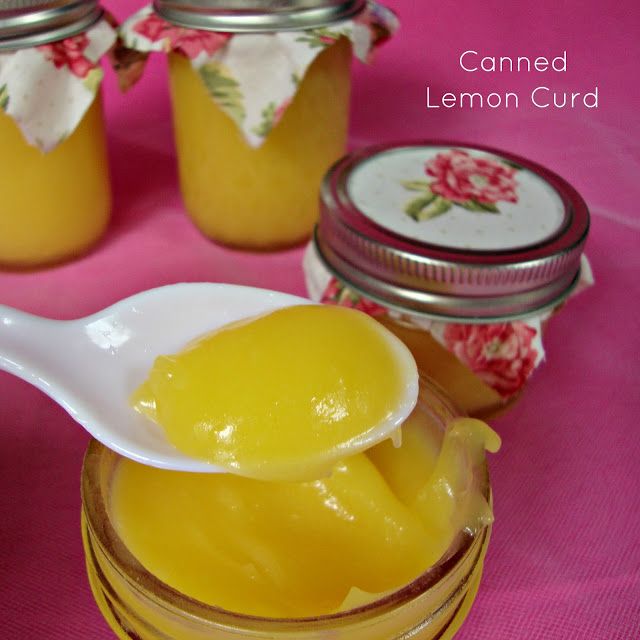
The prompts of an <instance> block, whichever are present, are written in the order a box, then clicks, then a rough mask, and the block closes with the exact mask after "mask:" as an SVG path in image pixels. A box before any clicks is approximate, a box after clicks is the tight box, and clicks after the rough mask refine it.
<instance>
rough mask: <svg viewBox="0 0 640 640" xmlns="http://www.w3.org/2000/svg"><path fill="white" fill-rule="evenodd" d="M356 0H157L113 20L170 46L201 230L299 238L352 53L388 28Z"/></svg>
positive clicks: (188, 199)
mask: <svg viewBox="0 0 640 640" xmlns="http://www.w3.org/2000/svg"><path fill="white" fill-rule="evenodd" d="M394 20H395V18H394V16H393V14H391V12H389V11H388V10H384V9H383V8H382V7H379V6H378V5H375V4H373V3H367V2H366V0H343V1H340V2H338V1H336V0H286V1H282V2H277V3H273V2H271V3H260V2H256V1H255V0H235V1H234V0H206V1H205V2H193V1H192V0H179V1H178V0H171V1H164V0H158V1H156V2H155V3H154V10H153V11H152V10H151V9H145V10H143V11H141V12H139V13H138V14H136V16H133V17H132V18H130V19H129V20H128V21H127V22H126V23H125V25H124V26H123V29H122V33H123V39H124V41H125V42H126V43H127V44H128V46H130V47H132V48H135V49H137V50H139V51H149V50H162V51H167V52H168V53H169V76H170V88H171V97H172V103H173V116H174V131H175V139H176V150H177V157H178V168H179V174H180V185H181V190H182V195H183V198H184V203H185V207H186V209H187V212H188V213H189V215H190V217H191V218H192V220H193V221H194V223H195V224H196V226H197V227H198V228H199V229H200V230H201V231H202V232H203V233H204V234H205V235H207V236H208V237H209V238H212V239H214V240H216V241H219V242H222V243H224V244H228V245H234V246H238V247H245V248H253V249H274V248H278V247H282V246H287V245H292V244H295V243H298V242H301V241H303V240H304V239H306V238H308V237H309V235H310V234H311V231H312V228H313V225H314V224H315V222H316V220H317V217H318V203H317V197H316V194H317V192H318V189H319V186H320V182H321V180H322V177H323V175H324V173H325V172H326V170H327V169H328V168H329V166H330V165H331V164H332V163H333V162H335V161H336V160H337V159H338V158H339V157H340V156H341V155H342V154H343V153H344V151H345V148H346V139H347V125H348V115H349V95H350V86H351V61H352V58H353V53H355V54H356V55H357V56H358V57H360V58H362V59H367V58H368V57H369V54H370V52H371V51H372V49H373V48H374V47H375V46H376V44H378V43H379V42H381V41H382V40H384V39H386V38H387V37H388V35H389V33H390V32H391V31H393V29H394V28H395V22H394Z"/></svg>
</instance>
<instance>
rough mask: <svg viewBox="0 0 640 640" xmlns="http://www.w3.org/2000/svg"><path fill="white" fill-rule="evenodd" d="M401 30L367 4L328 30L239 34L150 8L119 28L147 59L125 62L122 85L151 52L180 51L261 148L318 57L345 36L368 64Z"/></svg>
mask: <svg viewBox="0 0 640 640" xmlns="http://www.w3.org/2000/svg"><path fill="white" fill-rule="evenodd" d="M398 26H399V23H398V20H397V18H396V16H395V14H394V13H393V12H392V11H391V10H389V9H387V8H385V7H383V6H382V5H379V4H377V3H375V2H368V3H367V6H366V8H365V10H364V11H362V12H361V13H359V14H358V15H356V16H355V17H354V18H352V19H348V20H344V21H341V22H337V23H335V24H332V25H330V26H328V27H320V28H314V29H307V30H303V31H276V32H272V33H235V34H231V33H223V32H218V31H206V30H198V29H186V28H182V27H179V26H176V25H174V24H171V23H169V22H167V21H165V20H164V19H163V18H162V17H160V16H159V15H158V14H156V13H155V12H154V10H153V8H152V7H145V8H144V9H142V10H141V11H139V12H137V13H136V14H134V15H133V16H131V17H130V18H129V19H128V20H126V21H125V22H124V23H123V25H122V26H121V28H120V36H121V38H122V41H123V43H124V45H125V47H127V48H129V49H133V50H135V51H138V52H141V53H142V54H143V56H142V57H141V58H138V60H137V61H132V60H129V61H128V62H127V63H125V64H123V65H122V68H121V70H120V76H121V85H122V87H123V88H127V87H128V86H129V85H131V84H132V83H134V82H135V81H136V80H137V79H138V77H139V75H140V74H141V73H142V69H141V65H142V64H143V61H144V58H145V57H146V54H148V53H149V52H152V51H162V52H165V53H169V52H172V51H174V52H179V53H182V54H183V55H185V56H186V57H187V58H189V60H190V61H191V64H192V66H193V68H194V69H195V70H196V71H197V72H198V74H199V75H200V78H201V79H202V82H203V83H204V85H205V87H206V89H207V91H208V92H209V94H210V95H211V97H212V99H213V100H214V101H215V102H216V103H217V104H218V106H219V107H220V108H221V109H222V110H223V111H224V112H225V113H227V115H229V116H230V117H231V118H232V120H233V121H234V122H235V123H236V125H237V126H238V127H239V128H240V130H241V131H242V133H243V135H244V137H245V139H246V141H247V143H248V144H250V145H251V146H253V147H259V146H260V145H261V144H262V143H263V142H264V141H265V139H266V138H267V136H268V135H269V133H270V132H271V130H272V129H273V128H274V127H275V126H276V125H277V124H278V122H279V121H280V119H281V118H282V116H283V115H284V112H285V111H286V109H287V108H288V106H289V105H290V104H291V102H292V100H293V97H294V96H295V94H296V91H297V89H298V86H299V84H300V81H301V80H302V78H303V77H304V75H305V73H306V71H307V69H308V68H309V66H310V65H311V63H312V62H313V61H314V60H315V59H316V57H317V56H318V54H319V53H320V52H322V51H323V50H324V49H325V48H327V47H329V46H331V45H332V44H334V43H335V42H336V41H337V40H338V39H340V38H342V37H346V38H348V39H349V40H350V41H351V42H352V44H353V47H354V53H355V55H356V56H357V57H358V58H359V59H360V60H362V61H364V62H367V61H369V60H370V59H371V57H372V55H373V53H374V51H375V49H376V48H377V47H378V46H379V45H381V44H382V43H383V42H385V41H386V40H388V39H389V38H390V37H391V36H392V35H393V34H394V33H395V31H396V30H397V29H398Z"/></svg>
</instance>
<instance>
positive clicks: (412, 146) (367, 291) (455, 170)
mask: <svg viewBox="0 0 640 640" xmlns="http://www.w3.org/2000/svg"><path fill="white" fill-rule="evenodd" d="M320 201H321V202H320V209H321V213H320V220H319V223H318V225H317V227H316V231H315V237H314V242H315V245H316V249H317V251H318V254H319V256H320V258H321V260H322V261H323V262H324V263H325V265H326V267H327V268H328V269H329V270H330V271H331V272H332V273H333V274H334V275H335V276H336V277H337V278H339V279H340V280H342V281H343V282H344V283H345V284H347V285H348V286H349V287H352V288H353V289H355V290H356V291H359V292H360V293H362V294H363V295H365V296H367V297H369V298H371V299H372V300H375V301H378V302H380V303H381V304H383V305H385V306H387V307H391V308H396V309H398V310H400V311H404V312H411V313H417V314H420V315H425V316H428V317H432V318H436V319H441V320H442V319H446V320H453V321H456V322H493V321H498V320H507V319H514V318H519V317H526V316H530V315H535V314H539V313H542V312H544V311H546V310H548V309H550V308H553V307H555V306H556V305H558V304H559V303H560V302H561V301H562V300H564V299H565V298H566V297H567V296H568V295H569V293H571V291H572V290H573V288H574V286H575V285H576V284H577V282H578V280H579V276H580V258H581V255H582V251H583V248H584V244H585V241H586V238H587V233H588V230H589V211H588V209H587V206H586V204H585V202H584V200H583V199H582V197H581V196H580V194H579V193H578V192H577V191H576V190H575V189H574V188H573V187H572V186H571V185H569V184H568V183H567V182H566V181H565V180H563V179H562V178H560V177H559V176H557V175H556V174H554V173H552V172H551V171H549V170H548V169H546V168H544V167H542V166H540V165H538V164H535V163H533V162H531V161H529V160H526V159H524V158H520V157H518V156H515V155H512V154H509V153H505V152H503V151H498V150H495V149H490V148H485V147H477V146H470V145H466V144H452V143H444V142H420V143H407V144H396V145H381V146H376V147H370V148H366V149H363V150H360V151H357V152H355V153H352V154H350V155H347V156H345V157H344V158H342V159H341V160H339V161H338V162H337V163H336V164H335V165H334V166H333V167H332V168H331V169H330V171H329V172H328V174H327V175H326V176H325V179H324V182H323V185H322V190H321V197H320Z"/></svg>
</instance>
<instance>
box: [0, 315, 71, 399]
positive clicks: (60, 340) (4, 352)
mask: <svg viewBox="0 0 640 640" xmlns="http://www.w3.org/2000/svg"><path fill="white" fill-rule="evenodd" d="M68 324H69V323H68V322H65V321H62V320H50V319H47V318H41V317H39V316H34V315H31V314H30V313H25V312H23V311H19V310H18V309H13V308H12V307H7V306H3V305H0V370H3V371H7V372H9V373H11V374H13V375H14V376H18V377H19V378H22V379H23V380H26V381H27V382H29V383H31V384H32V385H34V386H36V387H38V388H39V389H42V390H43V391H45V392H47V388H48V386H49V380H50V378H51V376H52V375H54V372H55V371H56V370H57V368H58V367H59V365H60V361H61V359H63V358H64V354H65V348H66V346H67V345H66V343H67V342H68V336H67V331H66V330H65V328H66V326H67V325H68Z"/></svg>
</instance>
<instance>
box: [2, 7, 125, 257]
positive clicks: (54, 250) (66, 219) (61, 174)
mask: <svg viewBox="0 0 640 640" xmlns="http://www.w3.org/2000/svg"><path fill="white" fill-rule="evenodd" d="M114 39H115V32H114V31H113V29H112V28H111V27H110V26H109V25H108V24H107V23H106V22H105V21H104V20H103V12H102V10H101V9H100V7H99V5H98V3H97V2H95V1H94V0H86V1H78V0H66V1H60V2H55V3H53V2H46V1H44V0H33V1H31V2H17V1H9V2H3V3H2V7H1V8H0V107H1V110H0V145H1V146H2V160H0V191H1V192H2V207H3V213H2V216H1V218H0V265H2V266H4V267H10V268H29V267H35V266H39V265H43V264H48V263H52V262H57V261H60V260H64V259H67V258H70V257H73V256H75V255H77V254H80V253H82V252H84V251H85V250H86V249H87V248H88V247H90V246H91V245H92V244H94V243H95V242H96V240H97V239H98V238H99V237H100V235H101V234H102V232H103V231H104V229H105V228H106V226H107V223H108V219H109V214H110V209H111V194H110V186H109V172H108V165H107V149H106V139H105V130H104V121H103V115H102V102H101V98H100V91H99V86H100V81H101V78H102V71H101V69H100V68H99V62H100V58H101V57H102V55H103V54H104V53H106V51H107V50H108V49H109V48H110V46H111V44H112V43H113V41H114Z"/></svg>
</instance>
